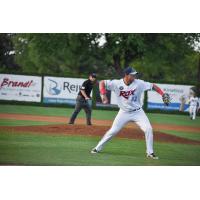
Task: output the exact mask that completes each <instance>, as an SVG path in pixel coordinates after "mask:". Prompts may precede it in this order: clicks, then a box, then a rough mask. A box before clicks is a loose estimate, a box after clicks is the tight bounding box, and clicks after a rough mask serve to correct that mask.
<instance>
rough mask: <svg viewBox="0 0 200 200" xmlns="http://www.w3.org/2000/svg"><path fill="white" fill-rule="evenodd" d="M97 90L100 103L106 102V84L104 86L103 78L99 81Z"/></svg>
mask: <svg viewBox="0 0 200 200" xmlns="http://www.w3.org/2000/svg"><path fill="white" fill-rule="evenodd" d="M99 91H100V95H101V100H102V103H104V104H107V103H108V97H107V96H106V86H105V82H104V80H102V81H100V82H99Z"/></svg>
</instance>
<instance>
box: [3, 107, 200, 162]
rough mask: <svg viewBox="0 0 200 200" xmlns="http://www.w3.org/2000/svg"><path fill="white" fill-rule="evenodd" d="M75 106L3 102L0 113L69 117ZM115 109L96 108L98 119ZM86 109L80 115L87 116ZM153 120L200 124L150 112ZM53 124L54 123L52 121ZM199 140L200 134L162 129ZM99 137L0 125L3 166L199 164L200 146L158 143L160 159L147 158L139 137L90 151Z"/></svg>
mask: <svg viewBox="0 0 200 200" xmlns="http://www.w3.org/2000/svg"><path fill="white" fill-rule="evenodd" d="M72 111H73V109H69V108H51V107H36V106H19V105H18V106H15V105H0V113H21V114H33V115H49V116H66V117H69V116H70V114H71V113H72ZM116 113H117V112H116V111H98V110H94V111H93V118H95V119H109V120H112V119H113V118H114V117H115V115H116ZM84 116H85V114H84V113H83V112H81V113H80V115H79V117H81V118H82V117H84ZM148 116H149V119H150V121H151V122H152V123H162V124H174V125H187V126H191V127H200V118H199V117H198V118H197V120H195V121H191V120H189V118H188V116H183V115H181V116H179V115H169V114H168V115H166V114H148ZM45 124H52V123H48V122H37V121H25V120H17V119H16V120H7V119H0V126H5V125H6V126H21V125H27V126H28V125H45ZM53 124H54V123H53ZM163 132H166V133H168V134H172V135H177V136H179V137H183V138H189V139H193V140H198V141H200V133H193V132H178V131H166V130H165V131H163ZM99 139H100V138H99V137H88V136H69V135H67V136H63V135H62V136H61V135H59V136H58V135H47V134H43V133H41V134H31V133H17V134H15V133H13V132H12V131H9V132H8V131H3V130H1V127H0V164H1V165H70V166H71V165H72V166H74V165H78V166H82V165H87V166H89V165H92V166H94V165H103V166H105V165H106V166H107V165H109V166H110V165H111V166H133V165H144V166H152V165H153V166H154V165H155V166H160V165H173V166H179V165H180V166H183V165H186V166H188V165H189V166H190V165H200V145H186V144H174V143H160V142H155V144H154V148H155V151H156V153H157V154H158V156H159V157H160V159H159V160H149V159H146V158H145V142H144V141H140V140H130V139H119V138H114V139H113V140H112V141H110V142H109V143H108V144H107V145H106V146H105V149H104V151H103V152H102V153H100V154H98V155H92V154H90V150H91V148H93V147H94V146H95V145H96V143H97V142H98V140H99Z"/></svg>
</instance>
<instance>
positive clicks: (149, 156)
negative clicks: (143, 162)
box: [147, 153, 159, 160]
mask: <svg viewBox="0 0 200 200" xmlns="http://www.w3.org/2000/svg"><path fill="white" fill-rule="evenodd" d="M147 158H151V159H154V160H158V159H159V158H158V156H156V155H155V154H154V153H151V154H147Z"/></svg>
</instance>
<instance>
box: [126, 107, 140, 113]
mask: <svg viewBox="0 0 200 200" xmlns="http://www.w3.org/2000/svg"><path fill="white" fill-rule="evenodd" d="M140 109H141V108H137V109H134V110H131V111H129V112H135V111H137V110H140Z"/></svg>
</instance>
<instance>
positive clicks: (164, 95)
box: [153, 83, 170, 106]
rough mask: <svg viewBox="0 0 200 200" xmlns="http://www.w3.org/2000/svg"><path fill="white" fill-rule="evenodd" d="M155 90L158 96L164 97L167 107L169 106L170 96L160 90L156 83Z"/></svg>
mask: <svg viewBox="0 0 200 200" xmlns="http://www.w3.org/2000/svg"><path fill="white" fill-rule="evenodd" d="M153 90H155V91H156V92H157V93H158V94H160V95H161V96H162V100H163V102H164V104H165V105H167V106H168V105H169V103H170V96H169V94H168V93H164V92H163V91H162V90H161V88H159V87H158V86H157V85H156V84H155V83H154V84H153Z"/></svg>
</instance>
